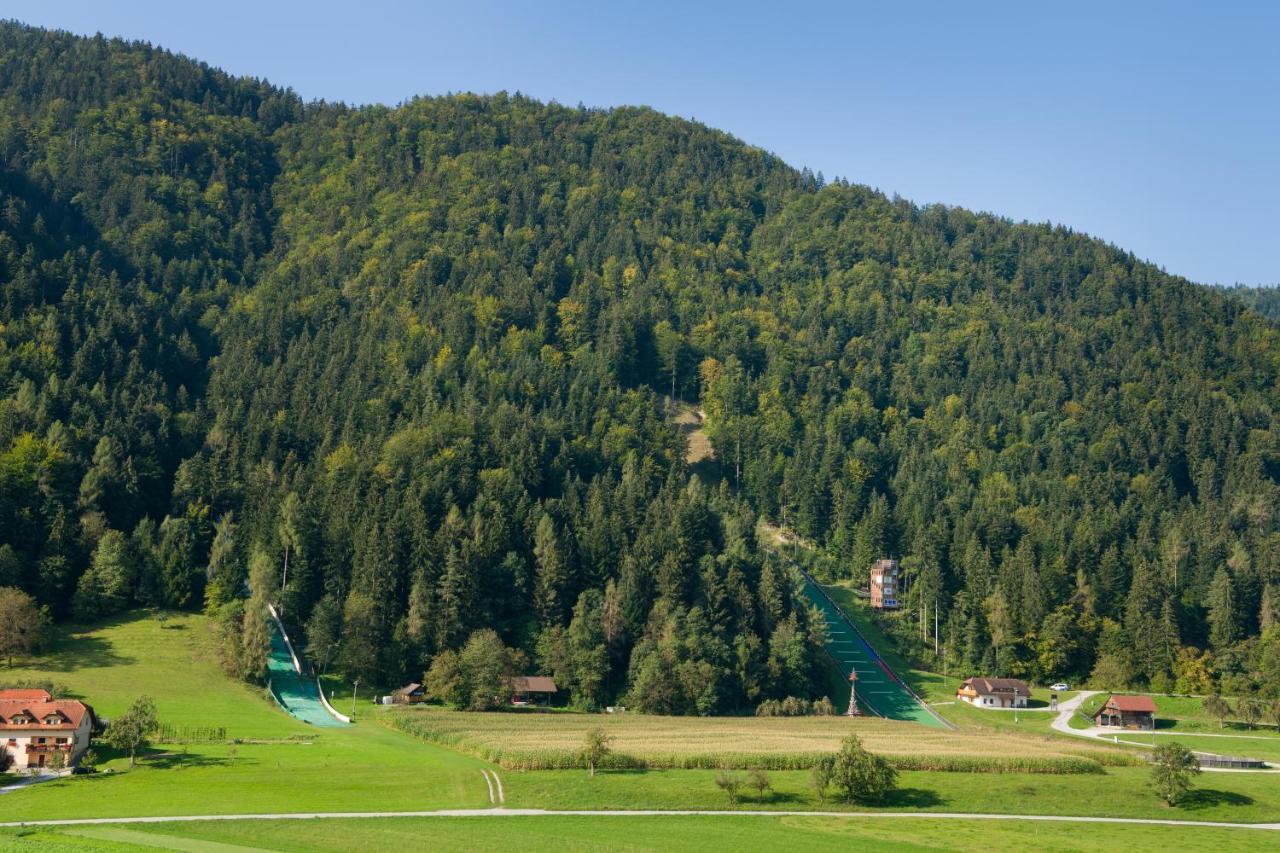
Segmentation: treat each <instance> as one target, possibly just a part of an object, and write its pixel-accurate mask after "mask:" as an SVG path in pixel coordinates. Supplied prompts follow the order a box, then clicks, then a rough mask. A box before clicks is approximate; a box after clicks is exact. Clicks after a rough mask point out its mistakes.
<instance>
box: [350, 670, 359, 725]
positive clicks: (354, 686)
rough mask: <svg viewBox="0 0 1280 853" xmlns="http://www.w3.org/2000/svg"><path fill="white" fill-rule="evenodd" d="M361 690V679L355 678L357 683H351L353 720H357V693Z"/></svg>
mask: <svg viewBox="0 0 1280 853" xmlns="http://www.w3.org/2000/svg"><path fill="white" fill-rule="evenodd" d="M359 691H360V679H358V678H357V679H356V680H355V683H354V684H352V685H351V719H352V720H355V718H356V693H358V692H359Z"/></svg>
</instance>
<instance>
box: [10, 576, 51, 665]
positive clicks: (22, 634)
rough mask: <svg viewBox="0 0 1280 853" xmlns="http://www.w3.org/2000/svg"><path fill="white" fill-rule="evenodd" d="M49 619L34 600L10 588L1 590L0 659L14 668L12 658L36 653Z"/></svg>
mask: <svg viewBox="0 0 1280 853" xmlns="http://www.w3.org/2000/svg"><path fill="white" fill-rule="evenodd" d="M48 626H49V617H48V615H47V614H46V613H45V611H44V610H43V609H41V608H40V607H39V606H38V605H37V604H36V600H35V599H34V598H32V597H31V596H29V595H27V594H26V593H25V592H23V591H22V590H20V589H18V588H17V587H13V586H3V587H0V656H3V657H4V658H6V659H7V660H8V662H9V668H10V669H12V668H13V656H14V655H26V654H30V653H31V652H33V651H35V650H36V648H37V647H39V645H40V641H41V640H42V639H44V632H45V630H46V629H47V628H48Z"/></svg>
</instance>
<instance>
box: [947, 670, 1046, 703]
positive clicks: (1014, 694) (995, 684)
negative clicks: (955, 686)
mask: <svg viewBox="0 0 1280 853" xmlns="http://www.w3.org/2000/svg"><path fill="white" fill-rule="evenodd" d="M956 698H957V699H959V700H961V701H962V702H968V703H969V704H970V705H977V706H978V707H979V708H1025V707H1027V700H1028V699H1030V698H1031V688H1030V687H1028V686H1027V683H1026V682H1025V681H1021V680H1019V679H1017V678H977V677H975V678H966V679H965V680H964V681H963V682H962V683H961V684H960V689H959V690H957V691H956Z"/></svg>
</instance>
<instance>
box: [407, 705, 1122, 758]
mask: <svg viewBox="0 0 1280 853" xmlns="http://www.w3.org/2000/svg"><path fill="white" fill-rule="evenodd" d="M386 720H387V722H388V723H390V724H391V725H392V726H394V727H395V728H397V729H399V730H401V731H403V732H405V733H407V734H411V735H413V736H415V737H418V738H421V739H423V740H426V741H429V742H431V743H436V744H440V745H442V746H447V747H450V748H452V749H456V750H459V751H461V752H465V753H467V754H470V755H473V756H475V757H477V758H481V759H483V760H485V761H492V762H494V763H495V764H499V765H501V766H503V767H506V768H507V769H509V770H565V769H569V768H574V767H580V766H581V765H582V761H581V758H580V757H579V753H580V749H581V746H582V741H583V739H584V738H585V736H586V732H587V730H588V729H589V728H593V727H599V728H602V729H604V731H605V732H606V733H607V734H608V736H609V737H610V738H611V740H612V743H613V748H614V749H613V752H612V753H611V754H610V755H609V756H608V757H606V759H605V760H604V761H603V762H602V763H601V765H600V766H602V767H606V768H612V769H649V770H659V769H662V770H668V769H669V770H713V769H719V768H733V769H763V770H807V769H809V768H811V767H812V766H813V765H814V763H815V762H816V761H817V760H818V758H819V757H820V756H822V755H826V754H829V753H831V752H834V751H835V749H836V748H837V746H838V744H839V742H840V739H841V738H842V737H844V736H845V735H846V734H848V733H849V732H850V731H856V732H857V733H858V735H859V736H860V737H862V739H863V741H864V743H866V745H867V747H868V748H869V749H871V750H872V751H873V752H876V753H879V754H881V755H883V756H885V758H887V759H888V760H889V762H890V763H891V764H892V765H893V766H894V767H895V768H896V769H899V770H937V771H953V772H969V773H1098V772H1101V770H1102V767H1103V766H1104V765H1129V764H1134V763H1136V762H1137V761H1138V759H1137V758H1136V757H1134V756H1132V755H1130V754H1128V753H1125V752H1120V751H1117V750H1113V749H1108V748H1105V747H1091V746H1085V745H1079V746H1077V745H1074V744H1073V745H1071V747H1070V748H1063V746H1062V744H1061V742H1059V741H1053V740H1050V739H1047V738H1042V737H1029V738H1017V737H1013V738H1011V737H1009V736H1007V735H999V736H997V735H992V734H986V733H983V734H970V733H957V732H943V731H938V730H932V729H925V728H923V727H920V726H915V725H912V724H909V723H892V722H888V721H883V720H858V721H856V722H855V721H850V720H849V719H847V718H841V717H835V718H796V719H785V718H783V719H778V718H752V717H734V718H723V717H721V718H706V717H698V718H689V717H656V716H641V715H623V716H613V717H610V716H598V715H585V714H530V713H521V714H492V713H490V714H477V713H469V712H463V711H447V710H443V709H438V708H430V707H418V708H404V709H396V710H393V711H391V712H389V713H388V714H387V715H386ZM725 745H732V747H733V748H731V749H726V748H724V747H725Z"/></svg>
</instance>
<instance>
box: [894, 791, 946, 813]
mask: <svg viewBox="0 0 1280 853" xmlns="http://www.w3.org/2000/svg"><path fill="white" fill-rule="evenodd" d="M946 803H947V801H946V800H945V799H943V798H942V797H940V796H938V792H937V791H929V790H926V789H924V788H898V789H897V790H896V791H894V792H893V793H891V794H889V795H888V796H887V797H885V798H884V799H883V800H882V801H881V802H879V803H877V805H880V806H892V807H894V808H902V809H927V808H931V807H933V806H941V805H946Z"/></svg>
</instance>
